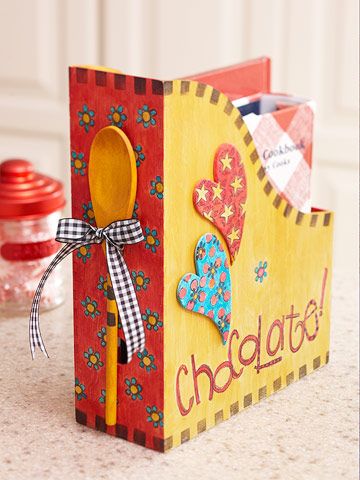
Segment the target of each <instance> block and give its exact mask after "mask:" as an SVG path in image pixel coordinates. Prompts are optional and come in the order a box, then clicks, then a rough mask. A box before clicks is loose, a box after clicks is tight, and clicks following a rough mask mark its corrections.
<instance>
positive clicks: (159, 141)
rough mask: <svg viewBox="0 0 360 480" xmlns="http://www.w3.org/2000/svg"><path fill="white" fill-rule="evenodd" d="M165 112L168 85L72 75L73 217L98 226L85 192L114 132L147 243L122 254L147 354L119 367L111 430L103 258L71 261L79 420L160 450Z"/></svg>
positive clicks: (81, 254)
mask: <svg viewBox="0 0 360 480" xmlns="http://www.w3.org/2000/svg"><path fill="white" fill-rule="evenodd" d="M163 110H164V98H163V84H162V83H161V82H159V81H155V80H149V79H144V78H137V77H131V76H125V75H120V74H114V73H108V72H102V71H96V70H92V69H86V68H77V67H72V68H70V120H71V183H72V215H73V217H75V218H81V219H84V220H86V221H88V222H90V223H93V224H94V222H95V220H94V214H93V211H92V205H91V198H90V192H89V184H88V170H89V168H88V166H89V163H88V162H89V150H90V146H91V142H92V140H93V138H94V136H95V134H96V133H97V131H98V130H99V129H101V128H103V127H105V126H107V125H111V124H113V125H117V126H118V127H120V128H122V130H123V131H124V132H125V133H126V135H127V136H128V137H129V139H130V141H131V143H132V145H133V148H134V150H135V153H136V157H137V167H138V170H137V171H138V186H137V199H136V205H135V210H134V216H136V217H138V218H139V220H140V222H141V225H142V227H143V231H144V234H145V236H146V241H144V242H141V243H139V244H136V245H132V246H129V247H125V252H124V257H125V260H126V263H127V265H128V267H129V270H130V272H131V274H132V277H133V281H134V284H135V286H136V290H137V297H138V301H139V304H140V310H141V312H142V315H143V321H144V327H145V333H146V351H144V352H142V353H140V354H139V355H138V356H137V355H136V354H135V355H134V357H133V360H132V362H131V363H130V364H118V415H117V416H118V419H117V425H116V426H115V427H107V426H106V425H105V421H104V411H105V403H104V402H105V401H106V393H105V388H106V386H105V357H106V334H105V330H104V329H105V328H106V296H105V292H106V285H104V279H105V278H106V272H107V267H106V263H105V258H104V254H103V251H102V248H101V247H100V246H99V245H92V246H91V247H88V248H82V249H80V250H78V251H77V252H75V253H74V257H73V274H74V342H75V401H76V419H77V421H78V422H79V423H82V424H86V425H88V426H90V427H94V428H96V429H98V430H101V431H104V432H107V433H110V434H112V435H117V436H119V437H121V438H126V439H127V440H130V441H134V442H136V443H138V444H141V445H144V446H147V447H149V448H154V449H157V450H163V422H164V418H163V410H164V408H163V406H164V401H163V390H164V388H163V385H164V379H163V374H164V368H163V263H164V255H163V183H162V182H163ZM145 111H146V112H147V113H146V114H145V115H143V113H144V112H145ZM104 287H105V289H104ZM120 320H121V319H120ZM122 337H123V335H122V330H121V328H120V329H119V338H122ZM104 395H105V396H104Z"/></svg>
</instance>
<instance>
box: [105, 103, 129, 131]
mask: <svg viewBox="0 0 360 480" xmlns="http://www.w3.org/2000/svg"><path fill="white" fill-rule="evenodd" d="M107 118H108V119H109V120H110V122H111V125H115V127H119V128H121V127H122V126H123V124H124V122H125V121H126V119H127V116H126V115H125V113H124V107H123V106H122V105H119V106H118V107H110V114H109V115H108V116H107Z"/></svg>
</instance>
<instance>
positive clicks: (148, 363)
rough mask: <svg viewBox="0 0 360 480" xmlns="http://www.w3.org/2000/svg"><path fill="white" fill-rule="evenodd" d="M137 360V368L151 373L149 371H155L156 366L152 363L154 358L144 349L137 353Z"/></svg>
mask: <svg viewBox="0 0 360 480" xmlns="http://www.w3.org/2000/svg"><path fill="white" fill-rule="evenodd" d="M137 356H138V358H139V359H140V362H139V366H140V367H141V368H145V370H146V371H147V372H151V369H153V370H156V365H155V363H154V360H155V357H154V355H151V354H150V353H149V352H148V351H147V350H146V348H145V350H143V351H142V352H138V353H137Z"/></svg>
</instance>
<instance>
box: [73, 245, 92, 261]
mask: <svg viewBox="0 0 360 480" xmlns="http://www.w3.org/2000/svg"><path fill="white" fill-rule="evenodd" d="M90 248H91V247H90V245H83V246H82V247H80V248H78V250H77V253H76V256H77V258H81V260H82V262H83V263H86V262H87V260H89V258H91V253H90Z"/></svg>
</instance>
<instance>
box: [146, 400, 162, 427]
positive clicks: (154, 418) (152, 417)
mask: <svg viewBox="0 0 360 480" xmlns="http://www.w3.org/2000/svg"><path fill="white" fill-rule="evenodd" d="M146 412H147V414H148V416H147V419H146V420H147V421H148V422H151V423H152V425H153V427H155V428H158V427H163V426H164V421H163V419H164V414H163V412H162V411H161V410H159V409H158V408H157V407H156V406H155V405H153V406H152V407H150V406H149V405H148V406H147V407H146Z"/></svg>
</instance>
